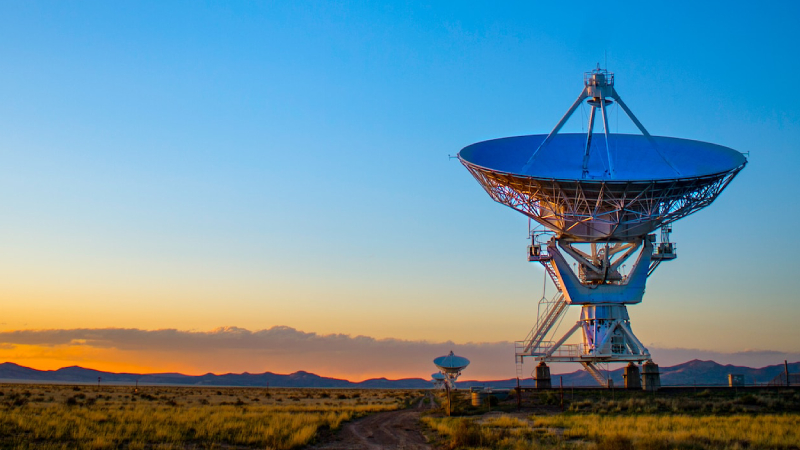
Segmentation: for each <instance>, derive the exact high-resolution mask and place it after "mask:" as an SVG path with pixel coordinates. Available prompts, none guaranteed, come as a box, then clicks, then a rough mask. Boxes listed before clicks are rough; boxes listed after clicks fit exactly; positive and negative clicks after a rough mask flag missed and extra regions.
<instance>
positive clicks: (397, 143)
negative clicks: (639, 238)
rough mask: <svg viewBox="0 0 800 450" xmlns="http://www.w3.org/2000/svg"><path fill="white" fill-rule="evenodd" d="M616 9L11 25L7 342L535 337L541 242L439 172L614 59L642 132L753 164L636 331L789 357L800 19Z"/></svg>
mask: <svg viewBox="0 0 800 450" xmlns="http://www.w3.org/2000/svg"><path fill="white" fill-rule="evenodd" d="M601 6H602V7H599V6H598V4H597V3H594V2H569V3H559V4H558V5H550V4H545V3H539V2H507V3H501V4H497V3H496V2H486V3H478V2H471V3H464V2H451V3H447V2H436V3H418V2H402V3H401V2H319V3H316V2H119V3H109V2H5V3H3V5H2V6H0V39H2V41H3V42H4V45H3V46H0V60H2V61H3V68H2V70H0V193H2V196H1V197H0V198H2V199H3V211H4V214H3V220H2V221H0V248H2V249H3V257H2V258H0V270H1V271H2V274H3V276H2V279H3V282H2V283H0V298H3V299H4V301H3V304H4V309H5V310H6V313H5V314H4V316H5V317H4V319H3V320H4V324H3V325H2V327H3V328H4V329H6V330H22V329H49V328H58V329H61V328H63V329H71V328H106V327H124V328H139V329H145V330H152V329H159V328H176V329H179V330H212V329H215V328H217V327H220V326H236V327H243V328H246V329H250V330H260V329H268V328H271V327H273V326H290V327H294V328H297V329H299V330H303V331H306V332H316V333H322V334H328V333H345V334H351V335H366V336H372V337H376V338H379V339H380V338H396V339H408V340H428V341H431V342H443V341H447V340H452V341H454V342H455V343H456V344H459V343H462V344H463V343H466V342H498V341H513V340H516V339H522V338H523V337H524V336H525V334H526V333H527V331H528V330H529V329H530V327H531V326H532V325H533V323H534V321H535V318H534V317H533V316H534V314H535V306H536V301H538V299H539V297H540V296H541V293H542V279H543V277H542V270H541V269H540V268H539V267H537V266H535V265H532V264H528V263H527V262H525V258H524V251H525V245H526V235H527V220H526V218H525V217H524V216H522V215H520V214H519V213H516V212H514V211H512V210H510V209H508V208H505V207H503V206H501V205H498V204H495V203H493V202H492V201H491V200H490V199H489V198H488V196H487V195H485V193H483V191H482V190H481V188H480V187H479V186H478V184H477V183H475V182H474V180H473V179H472V178H471V177H470V176H469V174H468V173H467V171H466V170H465V169H464V168H463V167H462V166H461V165H460V164H459V163H458V162H457V161H456V160H451V159H448V155H455V154H456V153H457V152H458V150H460V149H461V148H462V147H464V146H466V145H468V144H470V143H473V142H476V141H479V140H484V139H490V138H495V137H503V136H509V135H519V134H532V133H545V132H548V131H549V130H550V129H551V128H552V127H553V125H554V124H555V123H556V122H557V121H558V119H559V118H560V117H561V116H562V115H563V113H564V112H565V111H566V109H567V108H568V107H569V106H570V104H571V103H572V101H573V100H574V98H575V97H576V96H577V95H578V93H579V91H580V89H581V86H582V73H583V72H584V71H587V70H590V69H592V68H594V67H595V64H596V63H598V62H600V63H601V64H602V63H604V61H607V66H608V69H609V70H611V71H613V72H615V73H616V77H617V78H616V80H617V81H616V83H617V89H618V91H619V92H620V94H621V95H622V96H623V98H624V99H625V100H626V103H627V104H628V105H629V106H630V107H631V108H632V109H633V111H634V112H635V113H636V115H637V116H638V118H639V119H640V120H641V121H642V122H643V124H644V125H645V127H647V128H648V130H649V131H650V132H651V133H653V134H656V135H666V136H676V137H683V138H690V139H698V140H703V141H710V142H714V143H718V144H722V145H726V146H729V147H732V148H734V149H737V150H739V151H742V152H749V155H750V156H749V158H750V164H749V165H748V167H747V168H746V169H745V170H744V171H743V172H742V173H741V174H740V175H739V177H738V178H737V179H736V180H735V181H734V182H733V184H732V185H731V186H730V187H729V188H728V189H727V191H726V192H725V193H724V194H723V195H722V196H721V197H720V198H719V200H718V201H717V202H715V203H714V204H713V205H712V206H711V207H710V208H708V209H707V210H705V211H702V212H699V213H697V214H695V215H693V216H690V217H689V218H686V219H684V220H682V221H680V222H678V223H677V224H676V225H675V232H674V234H673V237H674V240H675V241H676V242H677V244H678V254H679V257H678V259H677V260H676V261H674V262H670V263H669V264H664V265H662V266H661V267H660V268H659V270H658V271H657V272H656V273H655V275H654V276H653V277H651V279H650V281H649V285H648V291H647V296H646V298H645V301H644V302H643V303H642V304H641V305H637V306H634V307H631V308H630V314H631V317H632V323H633V328H634V331H636V332H637V334H638V335H639V337H640V338H641V339H642V340H643V342H645V344H647V345H655V346H657V347H661V348H697V349H703V350H705V351H716V352H741V351H744V350H748V349H751V350H752V349H756V350H776V351H782V352H798V351H800V349H798V348H797V344H796V342H798V341H799V340H800V339H798V338H800V331H797V329H796V327H795V326H794V324H796V323H797V322H798V320H800V308H798V306H797V295H796V294H795V290H794V288H793V286H792V281H793V273H794V271H793V267H794V255H795V254H796V253H797V252H798V251H799V250H800V248H798V243H797V241H796V240H793V239H792V233H793V231H794V228H795V226H794V224H795V222H796V221H797V219H798V206H797V202H796V201H795V200H794V192H793V188H794V181H795V179H796V178H797V173H798V171H797V167H798V163H800V154H799V152H798V148H797V147H798V146H797V142H798V138H800V117H799V116H800V114H799V113H798V108H797V105H796V98H795V97H796V96H795V95H793V90H794V88H795V86H796V81H795V78H796V76H797V74H798V73H800V63H798V59H797V58H796V53H797V50H796V43H797V42H798V37H800V36H798V34H799V33H798V31H797V30H798V28H797V26H796V24H795V19H796V17H798V13H800V6H798V5H797V3H795V2H770V3H767V4H759V5H758V6H757V7H754V6H753V4H752V3H744V2H742V3H735V2H716V3H714V2H707V3H702V4H698V3H697V2H685V3H680V2H670V3H669V4H668V5H665V4H654V5H643V4H640V3H637V2H628V3H603V4H602V5H601ZM613 114H616V112H615V111H614V110H612V122H611V127H612V130H615V131H617V130H618V131H620V132H632V131H633V127H632V126H631V125H630V124H629V122H628V121H627V120H625V118H624V116H623V115H619V120H618V121H617V119H616V116H614V115H613ZM576 116H577V115H576ZM570 127H571V128H570ZM579 127H580V124H579V123H578V122H577V121H573V122H571V123H570V124H569V125H568V127H567V128H570V129H572V130H579V129H580V128H579ZM549 290H550V292H551V293H552V287H549ZM573 313H575V314H577V311H574V312H573ZM570 320H571V319H570ZM509 354H510V351H509ZM433 356H436V355H432V356H431V357H433ZM72 357H76V356H72ZM509 359H510V360H511V357H510V356H509ZM256 364H260V365H258V366H257V367H254V368H253V369H252V370H257V369H258V368H259V367H263V366H264V364H262V363H260V362H257V363H256ZM510 364H513V361H510ZM304 369H306V370H308V368H304Z"/></svg>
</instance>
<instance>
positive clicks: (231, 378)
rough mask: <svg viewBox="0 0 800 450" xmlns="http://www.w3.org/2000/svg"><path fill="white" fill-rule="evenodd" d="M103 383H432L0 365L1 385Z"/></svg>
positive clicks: (398, 385)
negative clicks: (56, 368)
mask: <svg viewBox="0 0 800 450" xmlns="http://www.w3.org/2000/svg"><path fill="white" fill-rule="evenodd" d="M98 377H101V379H102V382H103V383H112V384H134V383H136V382H137V381H138V382H139V384H142V385H147V384H169V385H179V386H180V385H185V386H251V387H256V386H260V387H267V386H272V387H325V388H401V389H402V388H409V389H417V388H428V387H430V386H431V383H430V382H429V381H428V380H424V379H422V378H407V379H400V380H387V379H386V378H376V379H371V380H365V381H362V382H359V383H354V382H351V381H348V380H342V379H338V378H328V377H321V376H319V375H315V374H313V373H309V372H304V371H299V372H295V373H292V374H288V375H281V374H276V373H271V372H264V373H258V374H251V373H247V372H245V373H226V374H223V375H215V374H213V373H207V374H205V375H183V374H180V373H152V374H138V373H114V372H102V371H99V370H93V369H86V368H83V367H78V366H70V367H63V368H61V369H58V370H36V369H31V368H29V367H23V366H20V365H18V364H14V363H10V362H6V363H2V364H0V381H21V382H22V381H29V382H40V383H43V382H53V383H97V378H98Z"/></svg>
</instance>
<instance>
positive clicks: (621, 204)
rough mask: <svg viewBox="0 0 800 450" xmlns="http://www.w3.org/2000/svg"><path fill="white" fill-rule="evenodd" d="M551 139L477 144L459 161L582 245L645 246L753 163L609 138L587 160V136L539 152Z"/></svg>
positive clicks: (672, 145) (703, 150)
mask: <svg viewBox="0 0 800 450" xmlns="http://www.w3.org/2000/svg"><path fill="white" fill-rule="evenodd" d="M546 137H547V136H546V135H543V134H540V135H531V136H517V137H509V138H502V139H493V140H489V141H484V142H478V143H476V144H472V145H469V146H467V147H465V148H463V149H462V150H461V151H460V152H459V153H458V158H459V160H460V161H461V163H462V164H463V165H464V166H465V167H466V168H467V169H468V170H469V171H470V173H472V176H474V177H475V179H476V180H477V181H478V182H479V183H480V184H481V186H483V188H484V189H485V190H486V192H487V193H488V194H489V195H490V196H491V197H492V198H493V199H494V200H495V201H497V202H500V203H503V204H504V205H506V206H509V207H511V208H514V209H516V210H517V211H520V212H522V213H523V214H525V215H527V216H528V217H530V218H532V219H534V220H536V221H537V222H539V223H540V224H542V225H544V226H545V227H547V228H549V229H550V230H552V231H553V232H555V233H556V235H557V236H558V237H559V239H570V240H573V241H577V242H603V241H605V242H608V241H631V240H637V239H641V238H642V237H643V236H645V235H647V234H649V233H652V232H653V231H655V230H656V229H658V228H659V227H661V226H663V225H665V224H667V223H670V222H674V221H676V220H678V219H681V218H683V217H686V216H687V215H689V214H691V213H693V212H695V211H698V210H700V209H702V208H704V207H706V206H708V205H710V204H711V202H713V201H714V199H715V198H716V197H717V196H718V195H719V194H720V192H722V190H723V189H724V188H725V187H726V186H727V185H728V183H730V181H731V180H732V179H733V177H735V176H736V174H737V173H739V171H740V170H742V169H743V168H744V166H745V165H746V164H747V159H746V158H745V157H744V155H743V154H741V153H739V152H737V151H736V150H733V149H730V148H728V147H723V146H721V145H716V144H710V143H706V142H699V141H692V140H688V139H678V138H670V137H654V136H639V135H628V134H610V135H609V152H606V149H605V137H603V136H595V137H594V139H592V141H591V142H592V144H591V147H590V151H589V158H588V159H587V158H585V157H584V156H585V149H586V139H587V136H586V135H584V134H556V135H554V136H552V138H551V140H550V141H549V142H547V143H545V144H544V145H542V146H540V144H542V142H544V140H545V138H546ZM605 153H610V154H611V159H612V160H613V161H614V166H615V167H614V170H613V173H612V172H610V171H609V170H608V169H609V168H608V167H607V166H608V158H607V157H603V155H604V154H605ZM584 161H588V164H587V168H586V170H585V171H584V168H583V164H584Z"/></svg>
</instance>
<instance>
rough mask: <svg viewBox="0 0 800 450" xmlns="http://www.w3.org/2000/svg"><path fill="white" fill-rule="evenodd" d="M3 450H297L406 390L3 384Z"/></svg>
mask: <svg viewBox="0 0 800 450" xmlns="http://www.w3.org/2000/svg"><path fill="white" fill-rule="evenodd" d="M0 392H2V395H0V405H2V406H0V448H15V449H26V448H53V449H55V448H70V449H71V448H80V449H116V448H125V449H149V448H158V449H177V448H224V447H231V446H236V447H245V448H262V449H263V448H271V449H292V448H297V447H300V446H302V445H305V444H307V443H309V442H311V441H312V440H313V439H314V437H315V436H316V435H317V432H318V431H319V430H320V429H323V428H330V429H337V428H339V427H340V426H341V424H342V422H344V421H347V420H350V419H352V418H354V417H358V416H361V415H364V414H367V413H370V412H377V411H388V410H393V409H397V408H398V407H402V406H403V405H404V404H406V403H407V402H408V400H409V399H410V398H412V397H415V396H416V395H418V394H417V393H414V392H408V391H389V390H345V389H338V390H333V389H274V388H273V389H262V388H258V389H256V388H216V387H213V388H196V387H146V388H140V389H139V391H138V392H136V393H134V392H133V389H132V388H131V387H115V386H104V387H99V388H98V387H94V386H81V387H72V386H36V385H0Z"/></svg>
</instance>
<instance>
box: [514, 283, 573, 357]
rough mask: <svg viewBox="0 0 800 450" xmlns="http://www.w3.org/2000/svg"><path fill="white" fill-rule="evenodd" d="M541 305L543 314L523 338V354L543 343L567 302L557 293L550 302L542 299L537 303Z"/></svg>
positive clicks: (560, 293) (564, 309) (565, 307)
mask: <svg viewBox="0 0 800 450" xmlns="http://www.w3.org/2000/svg"><path fill="white" fill-rule="evenodd" d="M542 305H544V307H545V309H544V312H543V313H542V314H540V316H539V317H538V318H537V321H536V322H537V323H536V326H535V327H534V328H533V329H531V331H530V333H528V336H526V337H525V341H524V342H525V346H524V347H523V350H522V352H523V353H530V352H531V351H532V350H535V349H536V348H538V347H539V345H540V344H541V343H542V341H544V339H545V337H547V333H549V332H550V330H551V329H552V328H553V325H555V324H556V322H557V321H558V319H559V318H560V317H561V315H562V314H563V313H564V311H566V309H567V300H566V298H564V294H563V293H562V292H561V291H559V292H558V294H557V295H556V297H555V299H554V300H552V301H549V300H547V299H545V298H542V300H540V301H539V306H540V307H541V306H542Z"/></svg>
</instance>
